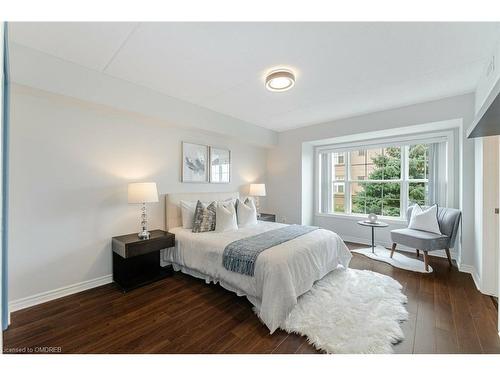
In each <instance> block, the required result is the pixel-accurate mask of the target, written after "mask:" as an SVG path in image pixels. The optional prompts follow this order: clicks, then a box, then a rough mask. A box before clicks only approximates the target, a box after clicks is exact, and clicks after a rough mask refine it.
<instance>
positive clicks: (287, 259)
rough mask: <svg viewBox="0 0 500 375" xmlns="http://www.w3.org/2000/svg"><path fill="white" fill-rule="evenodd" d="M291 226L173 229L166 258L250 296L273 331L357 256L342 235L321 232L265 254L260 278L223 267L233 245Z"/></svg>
mask: <svg viewBox="0 0 500 375" xmlns="http://www.w3.org/2000/svg"><path fill="white" fill-rule="evenodd" d="M285 225H286V224H278V223H270V222H261V221H259V222H258V224H257V225H254V226H251V227H247V228H241V229H238V230H234V231H228V232H223V233H216V232H204V233H192V231H191V229H184V228H182V227H177V228H172V229H170V230H169V231H170V232H171V233H175V239H176V247H175V248H171V249H167V250H165V260H166V261H167V262H168V263H171V264H172V265H173V266H174V269H175V270H177V271H179V270H181V271H183V272H185V273H188V274H190V275H193V276H196V277H200V278H204V279H205V280H206V281H207V282H219V283H220V284H221V285H222V286H223V287H224V288H226V289H229V290H231V291H233V292H235V293H237V294H238V295H245V296H247V298H248V299H249V301H250V302H252V304H253V305H254V306H255V307H256V309H257V312H258V314H259V317H260V319H261V320H262V321H263V322H264V323H265V324H266V326H267V327H268V328H269V330H270V331H271V333H273V332H274V331H275V330H276V329H277V328H278V327H280V325H281V324H282V323H283V322H284V321H285V319H286V317H287V316H288V314H289V313H290V312H291V311H292V309H293V307H294V306H295V304H296V303H297V298H298V297H299V296H300V295H302V294H304V293H305V292H307V291H308V290H309V289H310V288H311V287H312V285H313V283H314V282H315V281H317V280H319V279H321V278H323V276H325V275H326V274H327V273H329V272H330V271H332V270H334V269H336V268H337V267H338V266H343V267H347V266H348V264H349V261H350V260H351V257H352V256H351V253H350V251H349V250H348V249H347V247H346V245H345V244H344V241H342V239H341V238H340V237H339V236H338V235H337V234H336V233H334V232H331V231H329V230H325V229H318V230H315V231H312V232H310V233H307V234H305V235H303V236H300V237H297V238H295V239H293V240H291V241H287V242H284V243H282V244H280V245H278V246H274V247H271V248H269V249H267V250H264V251H263V252H262V253H261V254H260V255H259V257H258V258H257V261H256V264H255V274H254V276H248V275H242V274H240V273H237V272H232V271H228V270H226V269H225V268H224V267H223V265H222V255H223V252H224V248H225V247H226V246H227V245H228V244H229V243H231V242H233V241H235V240H238V239H241V238H245V237H248V236H252V235H255V234H258V233H262V232H265V231H268V230H271V229H276V228H280V227H283V226H285Z"/></svg>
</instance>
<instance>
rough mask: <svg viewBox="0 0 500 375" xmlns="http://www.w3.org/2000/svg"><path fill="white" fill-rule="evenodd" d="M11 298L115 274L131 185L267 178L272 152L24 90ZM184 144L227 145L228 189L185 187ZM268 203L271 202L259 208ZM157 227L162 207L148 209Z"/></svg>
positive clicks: (19, 94) (15, 122) (15, 126)
mask: <svg viewBox="0 0 500 375" xmlns="http://www.w3.org/2000/svg"><path fill="white" fill-rule="evenodd" d="M12 91H13V92H12V119H11V129H12V131H11V150H12V153H11V165H12V168H11V171H12V175H11V187H12V188H11V197H10V205H11V211H10V238H11V243H10V251H9V270H10V273H9V281H10V285H9V292H10V296H9V297H10V301H14V300H18V299H21V298H24V297H28V296H32V295H35V294H37V293H42V292H46V291H50V290H54V289H56V288H60V287H65V286H68V285H71V284H75V283H79V282H82V281H86V280H91V279H95V278H98V277H102V276H106V275H109V274H110V273H111V237H112V236H115V235H120V234H125V233H131V232H137V230H138V226H139V207H138V206H135V205H128V204H127V183H128V182H130V181H146V180H148V181H155V182H157V184H158V189H159V192H160V194H164V193H167V192H180V191H193V192H194V191H235V190H240V191H242V192H243V193H244V192H245V191H244V190H245V188H247V186H248V184H249V183H251V182H254V181H256V182H266V175H265V169H266V155H267V152H266V149H264V148H260V147H256V146H251V145H248V144H245V143H242V142H239V141H237V140H235V139H234V138H224V137H221V136H218V135H215V134H211V133H209V132H203V131H195V130H188V129H185V128H178V127H173V126H169V125H167V124H166V123H164V122H161V121H157V120H152V119H150V118H147V117H142V116H139V115H134V114H131V113H126V112H122V111H118V110H113V109H110V108H108V107H104V106H100V105H95V104H90V103H87V102H83V101H80V100H76V99H71V98H67V97H63V96H59V95H55V94H49V93H45V92H42V91H38V90H35V89H30V88H27V87H23V86H16V85H15V86H14V87H13V90H12ZM181 141H191V142H198V143H206V144H212V145H219V146H225V147H229V148H230V149H231V151H232V155H231V156H232V181H231V183H230V184H186V183H181V182H180V164H181ZM262 203H263V205H264V206H265V201H263V202H262ZM149 224H150V228H151V229H155V228H163V227H164V204H163V203H162V202H161V201H160V203H157V204H153V205H150V214H149Z"/></svg>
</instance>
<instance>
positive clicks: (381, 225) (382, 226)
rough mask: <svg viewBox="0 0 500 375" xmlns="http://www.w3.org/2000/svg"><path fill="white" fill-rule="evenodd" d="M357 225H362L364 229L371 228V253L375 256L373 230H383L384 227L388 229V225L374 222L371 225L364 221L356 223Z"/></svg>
mask: <svg viewBox="0 0 500 375" xmlns="http://www.w3.org/2000/svg"><path fill="white" fill-rule="evenodd" d="M358 224H359V225H362V226H364V227H371V228H372V253H373V254H375V228H385V227H388V226H389V224H387V223H384V222H382V221H376V222H374V223H371V222H369V221H365V220H360V221H358Z"/></svg>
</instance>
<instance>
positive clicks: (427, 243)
mask: <svg viewBox="0 0 500 375" xmlns="http://www.w3.org/2000/svg"><path fill="white" fill-rule="evenodd" d="M412 210H413V206H411V207H408V211H407V212H406V217H407V220H408V223H409V222H410V217H411V213H412ZM461 215H462V213H461V212H460V210H457V209H455V208H445V207H438V224H439V230H440V231H441V233H442V234H436V233H430V232H425V231H421V230H416V229H409V228H404V229H395V230H392V231H391V240H392V242H393V243H392V249H391V258H392V256H393V254H394V250H396V246H397V244H401V245H404V246H408V247H412V248H414V249H416V250H417V257H419V256H420V250H422V251H423V252H424V263H425V270H426V271H428V270H429V258H428V252H429V251H433V250H442V249H444V250H445V251H446V256H447V257H448V262H449V264H450V267H452V262H451V256H450V248H453V247H454V246H455V242H456V239H457V233H458V228H459V224H460V218H461Z"/></svg>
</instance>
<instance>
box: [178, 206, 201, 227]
mask: <svg viewBox="0 0 500 375" xmlns="http://www.w3.org/2000/svg"><path fill="white" fill-rule="evenodd" d="M196 203H197V202H189V201H181V214H182V227H183V228H186V229H192V228H193V221H194V211H195V210H196Z"/></svg>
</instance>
